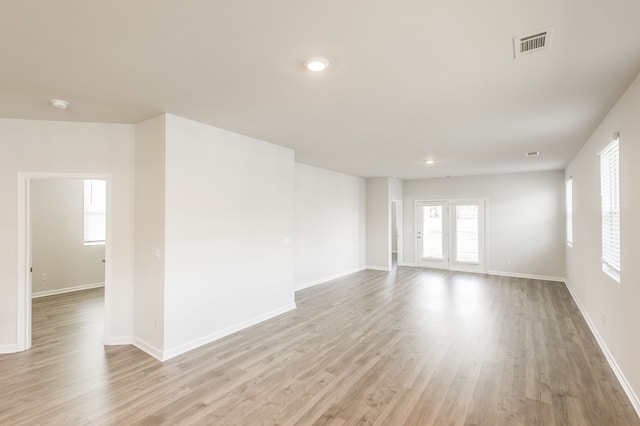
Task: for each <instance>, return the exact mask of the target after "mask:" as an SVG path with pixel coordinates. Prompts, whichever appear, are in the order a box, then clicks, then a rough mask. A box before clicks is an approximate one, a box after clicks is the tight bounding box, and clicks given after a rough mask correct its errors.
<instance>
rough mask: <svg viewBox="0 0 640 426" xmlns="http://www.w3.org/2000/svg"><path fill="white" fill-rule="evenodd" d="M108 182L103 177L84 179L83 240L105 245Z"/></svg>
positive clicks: (85, 243)
mask: <svg viewBox="0 0 640 426" xmlns="http://www.w3.org/2000/svg"><path fill="white" fill-rule="evenodd" d="M106 199H107V184H106V181H104V180H101V179H85V180H84V214H83V242H84V245H85V246H91V245H103V244H104V243H105V240H106V217H107V203H106Z"/></svg>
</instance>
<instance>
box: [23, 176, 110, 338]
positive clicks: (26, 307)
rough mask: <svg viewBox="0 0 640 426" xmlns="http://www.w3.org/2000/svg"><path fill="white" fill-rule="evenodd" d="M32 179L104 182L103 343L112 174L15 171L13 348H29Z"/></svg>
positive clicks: (107, 308) (107, 326)
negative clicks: (105, 203)
mask: <svg viewBox="0 0 640 426" xmlns="http://www.w3.org/2000/svg"><path fill="white" fill-rule="evenodd" d="M32 179H103V180H105V181H106V182H107V235H106V237H107V244H106V245H105V256H104V258H105V261H106V265H105V268H104V277H105V279H104V281H105V290H104V340H103V341H104V343H105V344H106V342H107V341H108V340H109V333H110V329H111V285H110V283H111V274H112V271H111V269H112V267H111V265H112V262H111V260H112V254H111V246H112V244H111V227H112V216H113V213H112V209H111V188H112V179H111V174H107V173H47V172H18V173H17V206H16V211H17V244H16V247H17V262H16V263H17V268H18V270H17V275H16V276H17V280H16V281H17V282H16V285H17V291H16V294H17V298H16V332H17V339H16V347H17V351H25V350H27V349H29V348H30V347H31V300H32V285H31V272H29V268H30V266H31V265H30V263H31V259H30V254H31V247H30V241H29V238H30V237H31V235H30V229H29V223H28V222H29V221H28V216H29V213H30V206H29V198H30V197H29V186H30V181H31V180H32Z"/></svg>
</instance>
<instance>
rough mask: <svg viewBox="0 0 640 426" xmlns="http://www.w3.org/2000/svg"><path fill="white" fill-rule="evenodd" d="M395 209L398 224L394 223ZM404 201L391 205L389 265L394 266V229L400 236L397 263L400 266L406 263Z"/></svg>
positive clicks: (392, 201)
mask: <svg viewBox="0 0 640 426" xmlns="http://www.w3.org/2000/svg"><path fill="white" fill-rule="evenodd" d="M394 209H395V213H396V223H395V224H394V223H392V218H393V211H394ZM402 214H403V213H402V200H391V202H390V203H389V225H390V226H389V241H390V244H389V265H390V266H392V264H393V262H392V260H391V257H392V256H393V241H392V238H393V231H392V227H393V226H395V227H396V232H397V234H398V238H397V241H396V244H397V250H396V251H397V253H396V254H397V255H398V256H397V262H398V265H402V264H403V262H404V239H403V238H402V234H403V233H402Z"/></svg>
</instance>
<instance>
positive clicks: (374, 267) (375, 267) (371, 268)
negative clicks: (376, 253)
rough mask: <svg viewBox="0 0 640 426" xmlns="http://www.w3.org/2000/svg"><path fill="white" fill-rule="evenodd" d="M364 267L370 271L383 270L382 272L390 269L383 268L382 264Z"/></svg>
mask: <svg viewBox="0 0 640 426" xmlns="http://www.w3.org/2000/svg"><path fill="white" fill-rule="evenodd" d="M364 269H370V270H372V271H384V272H389V271H391V269H390V268H384V267H382V266H366V267H365V268H364Z"/></svg>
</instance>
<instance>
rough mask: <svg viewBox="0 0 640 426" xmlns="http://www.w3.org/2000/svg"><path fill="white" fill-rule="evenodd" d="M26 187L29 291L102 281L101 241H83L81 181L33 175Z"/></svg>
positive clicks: (39, 292)
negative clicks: (28, 220)
mask: <svg viewBox="0 0 640 426" xmlns="http://www.w3.org/2000/svg"><path fill="white" fill-rule="evenodd" d="M30 188H31V190H30V194H31V200H30V212H31V253H32V258H31V265H32V267H33V273H32V293H33V294H34V295H36V296H37V295H46V294H57V293H62V292H64V291H65V290H66V291H68V290H72V289H74V288H75V289H77V288H81V287H87V286H99V285H104V263H103V262H102V260H103V259H104V244H100V245H84V181H83V180H82V179H33V180H32V181H31V187H30ZM42 274H46V275H47V279H46V280H43V279H42Z"/></svg>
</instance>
